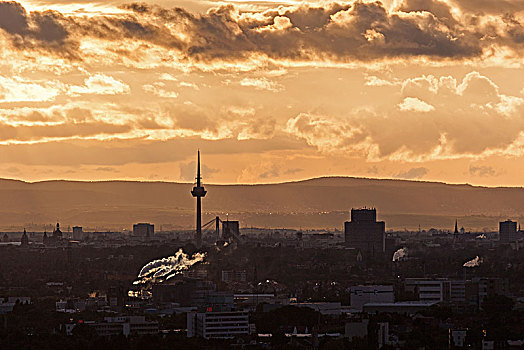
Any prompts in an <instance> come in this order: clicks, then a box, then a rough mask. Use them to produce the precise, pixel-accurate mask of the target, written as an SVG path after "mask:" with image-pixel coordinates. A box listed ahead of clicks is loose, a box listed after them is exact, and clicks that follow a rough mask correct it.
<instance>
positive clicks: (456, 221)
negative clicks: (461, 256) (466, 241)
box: [454, 219, 459, 234]
mask: <svg viewBox="0 0 524 350" xmlns="http://www.w3.org/2000/svg"><path fill="white" fill-rule="evenodd" d="M454 233H455V234H457V233H459V230H458V219H455V232H454Z"/></svg>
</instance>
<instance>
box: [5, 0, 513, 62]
mask: <svg viewBox="0 0 524 350" xmlns="http://www.w3.org/2000/svg"><path fill="white" fill-rule="evenodd" d="M485 2H486V1H485ZM124 9H126V10H128V11H129V13H127V14H122V15H111V16H104V15H99V16H93V17H79V16H76V17H75V16H68V17H66V16H63V15H62V14H60V13H57V12H51V11H46V12H31V13H30V14H28V13H27V12H26V11H25V9H24V8H23V7H22V6H21V5H20V4H18V3H16V2H2V3H0V28H1V29H3V30H4V31H5V32H6V33H7V34H8V36H9V38H10V39H11V41H12V42H13V44H14V46H15V47H35V48H39V49H44V48H45V49H46V50H51V51H55V52H59V53H61V54H62V55H69V56H73V52H74V50H75V48H76V49H78V43H79V42H80V41H81V40H82V38H86V37H92V38H97V39H104V40H109V41H122V40H124V39H128V40H131V41H133V42H138V43H145V44H149V45H155V46H159V47H163V48H165V49H167V50H174V51H176V52H177V53H178V54H179V55H180V57H181V58H182V59H187V60H193V61H203V62H209V61H214V60H223V61H236V60H239V59H245V58H248V57H250V56H251V55H253V54H263V55H266V56H268V57H270V58H274V59H286V60H301V61H307V60H314V59H326V60H332V61H339V62H347V61H355V60H357V61H369V60H380V59H386V58H390V59H395V58H409V57H430V58H432V59H436V60H442V59H455V60H461V59H467V58H475V57H479V56H481V55H482V54H483V53H485V52H486V51H489V50H490V49H491V48H492V46H493V45H500V46H505V47H508V48H510V49H512V50H514V51H516V52H521V46H522V43H523V28H522V24H521V23H520V22H519V21H518V19H517V17H515V16H514V15H512V13H513V12H511V11H509V12H508V11H506V12H503V13H500V16H499V21H498V22H497V24H496V25H499V26H504V28H495V29H499V30H494V28H493V26H491V27H489V26H488V27H487V28H488V29H486V28H484V27H480V26H476V25H475V24H474V23H475V20H474V19H471V18H470V19H469V22H468V23H462V22H461V20H460V19H457V18H454V17H453V15H452V11H451V8H450V7H449V5H447V4H446V3H444V2H440V1H436V0H406V1H404V2H403V3H402V4H401V5H400V6H399V9H398V10H399V11H395V12H389V11H388V10H386V9H385V8H384V6H383V5H382V4H381V3H380V2H375V3H364V2H360V1H357V2H354V3H351V4H348V3H346V4H337V3H335V4H331V5H329V6H325V7H313V6H299V7H290V8H289V9H285V8H284V9H282V8H280V9H278V10H276V9H275V10H268V11H265V12H263V13H242V14H241V13H239V11H238V9H237V8H236V7H235V6H233V5H227V6H221V7H218V8H214V9H211V10H209V11H208V12H207V13H205V14H193V13H190V12H188V11H186V10H184V9H181V8H173V9H166V8H162V7H159V6H154V5H147V4H131V5H126V6H125V7H124ZM476 22H479V21H476ZM472 23H473V24H472ZM494 25H495V24H494ZM500 29H502V30H500ZM486 31H487V32H486ZM501 33H502V34H501ZM118 54H120V55H122V56H131V55H134V54H136V53H133V52H131V50H129V49H126V48H125V45H123V47H122V49H121V50H119V52H118ZM79 56H81V55H80V54H79ZM80 58H81V57H80Z"/></svg>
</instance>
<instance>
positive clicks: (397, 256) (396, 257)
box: [393, 248, 408, 261]
mask: <svg viewBox="0 0 524 350" xmlns="http://www.w3.org/2000/svg"><path fill="white" fill-rule="evenodd" d="M407 256H408V249H407V248H400V249H398V250H397V251H396V252H395V253H393V261H400V260H403V259H405V258H406V257H407Z"/></svg>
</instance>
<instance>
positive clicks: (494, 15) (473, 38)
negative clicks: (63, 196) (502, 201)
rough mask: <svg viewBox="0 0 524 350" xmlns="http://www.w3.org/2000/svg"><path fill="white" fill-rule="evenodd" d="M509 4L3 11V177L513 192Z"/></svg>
mask: <svg viewBox="0 0 524 350" xmlns="http://www.w3.org/2000/svg"><path fill="white" fill-rule="evenodd" d="M522 23H524V4H523V3H522V2H521V1H491V0H483V1H475V0H445V1H437V0H404V1H393V0H389V1H387V0H385V1H383V2H382V3H380V2H370V1H341V2H320V1H308V2H295V1H287V2H286V1H275V2H273V1H271V2H260V1H245V2H244V1H240V2H239V1H221V2H213V1H209V2H202V1H176V0H174V1H160V0H159V1H147V2H145V3H142V4H141V5H138V4H132V3H130V2H124V1H112V2H92V1H85V0H75V1H73V0H72V1H68V0H55V1H53V0H39V1H19V2H0V47H1V48H0V57H2V63H1V64H0V178H14V179H22V180H25V181H39V180H50V179H67V180H87V181H93V180H110V179H122V180H139V181H176V182H188V181H189V182H191V181H193V178H194V169H195V160H194V153H195V151H196V149H198V148H200V149H201V151H202V156H203V159H204V164H205V166H204V167H203V168H202V175H203V177H204V178H205V182H206V183H215V184H225V183H229V184H235V183H246V184H251V183H275V182H285V181H294V180H302V179H309V178H315V177H321V176H354V177H367V178H398V179H408V180H423V181H437V182H445V183H470V184H473V185H479V186H491V187H493V186H516V187H522V186H524V182H523V181H524V179H523V177H522V176H521V174H522V173H524V73H523V72H524V71H523V69H522V65H523V63H522V62H523V60H522V56H523V52H524V51H523V49H524V47H523V46H522V37H523V35H524V28H523V26H522Z"/></svg>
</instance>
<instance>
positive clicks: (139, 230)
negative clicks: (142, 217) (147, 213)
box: [133, 222, 155, 237]
mask: <svg viewBox="0 0 524 350" xmlns="http://www.w3.org/2000/svg"><path fill="white" fill-rule="evenodd" d="M133 235H134V236H140V237H153V236H154V235H155V225H153V224H149V223H144V222H141V223H138V224H134V225H133Z"/></svg>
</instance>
